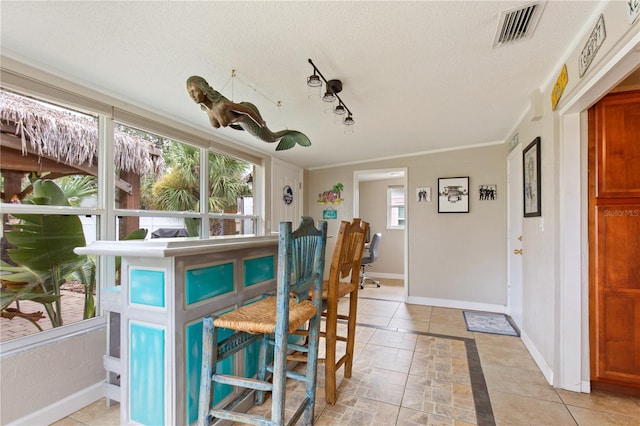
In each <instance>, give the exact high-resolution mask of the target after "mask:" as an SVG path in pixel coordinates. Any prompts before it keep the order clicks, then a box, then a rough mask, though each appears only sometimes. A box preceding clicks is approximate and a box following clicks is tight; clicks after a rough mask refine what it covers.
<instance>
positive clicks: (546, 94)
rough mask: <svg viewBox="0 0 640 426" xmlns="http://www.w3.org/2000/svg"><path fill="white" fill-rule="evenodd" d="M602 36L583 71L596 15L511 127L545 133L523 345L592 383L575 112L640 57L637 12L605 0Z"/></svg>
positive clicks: (562, 380)
mask: <svg viewBox="0 0 640 426" xmlns="http://www.w3.org/2000/svg"><path fill="white" fill-rule="evenodd" d="M601 13H602V15H603V17H604V21H605V27H606V38H605V40H604V43H603V44H602V46H601V47H600V49H599V50H598V52H597V54H596V56H595V59H594V60H593V62H592V63H591V65H590V66H589V69H588V70H587V72H586V73H585V75H584V76H583V77H580V76H579V72H578V63H579V57H580V53H581V52H582V50H583V49H584V46H585V44H586V42H587V39H588V37H589V35H590V34H591V32H592V29H593V27H594V25H595V23H596V21H597V19H598V17H599V16H600V13H598V14H596V15H594V16H593V19H592V22H591V23H590V24H589V25H588V26H587V27H585V29H584V32H583V34H577V35H576V40H575V43H574V44H573V45H572V46H569V47H568V49H567V52H568V53H567V58H566V61H565V62H564V63H560V64H558V67H557V69H556V70H551V75H550V79H549V81H548V82H547V83H546V85H545V87H541V88H540V90H541V92H542V93H543V99H544V102H543V117H542V118H541V119H540V120H538V121H532V120H531V117H530V116H529V115H527V116H526V117H524V118H523V120H522V121H521V122H520V123H518V124H517V126H516V129H515V132H514V133H517V134H518V135H519V140H520V141H521V143H522V146H521V148H522V147H523V146H526V144H527V143H528V142H530V141H531V140H533V138H535V137H536V136H540V137H541V139H542V148H541V154H542V217H541V218H527V219H525V220H524V223H523V245H522V248H523V253H524V256H523V299H524V306H523V327H522V330H521V331H522V337H523V341H524V342H525V345H526V346H527V348H528V349H529V351H530V352H531V353H532V355H533V356H534V359H535V360H536V362H537V363H538V366H539V367H540V368H541V370H542V372H543V373H544V374H545V377H546V378H547V380H548V381H549V382H550V383H552V384H554V385H556V386H558V387H562V388H565V389H570V390H576V391H580V390H582V391H587V392H588V391H589V366H588V363H589V351H590V348H589V342H588V327H589V312H588V284H589V283H588V275H587V272H586V271H587V270H588V245H587V241H588V234H587V227H586V215H587V209H586V203H587V199H586V194H587V190H586V189H587V170H586V161H585V159H586V151H585V150H586V145H587V144H586V143H587V140H586V137H587V134H586V132H585V131H584V129H585V128H586V121H585V120H586V115H585V114H580V113H581V111H585V110H586V109H588V108H589V107H590V106H591V105H593V104H594V103H595V102H596V101H597V100H598V99H599V98H600V97H602V96H603V95H604V94H606V93H607V92H608V91H609V90H610V89H611V88H613V87H614V86H615V85H616V84H617V83H618V82H619V81H620V80H622V79H623V78H624V77H625V76H626V74H628V73H629V72H630V71H632V70H633V68H635V67H637V66H638V65H640V54H639V53H638V50H639V49H640V19H636V21H635V23H634V24H633V25H631V22H629V20H628V18H627V17H628V15H629V6H628V4H627V2H623V1H614V2H606V3H603V10H602V11H601ZM564 64H566V66H567V72H568V84H567V87H566V88H565V90H564V93H563V95H562V98H561V100H560V103H559V105H558V109H557V110H556V111H552V109H551V102H550V99H551V92H552V90H553V85H554V83H555V81H556V78H557V76H558V75H559V73H560V70H561V68H562V66H563V65H564Z"/></svg>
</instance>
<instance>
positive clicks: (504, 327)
mask: <svg viewBox="0 0 640 426" xmlns="http://www.w3.org/2000/svg"><path fill="white" fill-rule="evenodd" d="M462 314H463V315H464V321H465V322H466V323H467V330H469V331H477V332H480V333H491V334H505V335H507V336H520V332H519V331H518V329H517V327H516V326H515V324H514V323H513V320H512V319H511V318H509V317H508V316H506V315H504V314H495V313H490V312H471V311H463V312H462Z"/></svg>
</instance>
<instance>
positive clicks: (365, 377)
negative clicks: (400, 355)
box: [338, 364, 407, 406]
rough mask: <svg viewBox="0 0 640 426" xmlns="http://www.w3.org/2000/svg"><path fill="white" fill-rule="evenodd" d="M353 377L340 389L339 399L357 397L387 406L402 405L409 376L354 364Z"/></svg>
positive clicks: (345, 381) (346, 380)
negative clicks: (345, 396) (349, 396)
mask: <svg viewBox="0 0 640 426" xmlns="http://www.w3.org/2000/svg"><path fill="white" fill-rule="evenodd" d="M353 369H354V371H353V375H352V376H351V378H350V379H344V381H343V382H342V384H341V385H340V387H339V388H338V393H339V398H342V397H344V395H347V394H348V395H356V396H359V397H360V396H361V397H364V398H368V399H373V400H376V401H380V402H384V403H387V404H393V405H398V406H399V405H400V402H401V401H402V395H403V394H404V387H405V384H406V382H407V375H406V374H404V373H398V372H395V371H391V370H383V369H380V368H375V367H370V366H367V365H363V364H354V366H353Z"/></svg>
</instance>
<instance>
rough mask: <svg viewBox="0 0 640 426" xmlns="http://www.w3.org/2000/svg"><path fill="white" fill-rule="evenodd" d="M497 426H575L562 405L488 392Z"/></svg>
mask: <svg viewBox="0 0 640 426" xmlns="http://www.w3.org/2000/svg"><path fill="white" fill-rule="evenodd" d="M489 396H490V398H491V406H492V408H493V415H494V417H495V421H496V425H497V426H514V425H518V426H529V425H530V426H541V425H549V426H551V425H553V426H565V425H567V426H569V425H576V422H575V421H574V420H573V417H571V414H570V413H569V410H568V409H567V407H565V406H564V404H561V403H556V402H550V401H542V400H540V399H535V398H527V397H523V396H519V395H513V394H509V393H504V392H498V391H490V392H489Z"/></svg>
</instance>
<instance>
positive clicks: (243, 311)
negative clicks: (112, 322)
mask: <svg viewBox="0 0 640 426" xmlns="http://www.w3.org/2000/svg"><path fill="white" fill-rule="evenodd" d="M326 243H327V223H326V222H319V223H318V228H316V227H315V225H314V222H313V219H312V218H310V217H306V216H305V217H303V218H302V220H301V222H300V226H299V227H298V229H296V230H295V231H292V225H291V222H281V223H280V229H279V241H278V273H277V290H276V294H275V295H267V296H266V297H264V298H262V299H260V300H258V301H257V302H255V303H252V304H250V305H245V306H242V307H240V308H238V309H235V310H233V311H231V312H229V313H226V314H224V315H221V316H218V317H211V316H206V317H205V318H204V320H203V321H204V323H203V339H202V341H203V347H202V358H203V359H202V370H201V380H200V394H199V402H198V425H199V426H205V425H209V424H211V423H212V422H213V421H214V420H215V419H226V420H231V421H235V422H242V423H247V424H253V425H290V424H295V423H296V422H297V421H298V420H299V419H300V418H301V417H302V423H303V424H305V425H311V424H313V416H314V408H315V393H316V375H317V367H318V344H319V333H320V320H321V311H322V310H321V304H322V277H323V270H324V257H325V247H326ZM310 295H311V298H310ZM303 326H305V327H306V328H307V330H308V336H309V337H308V339H305V340H304V341H300V339H298V340H299V341H298V343H292V342H293V341H296V340H295V339H293V338H292V339H289V335H290V334H293V333H294V332H295V331H296V330H298V329H300V328H302V327H303ZM220 328H225V329H230V330H233V332H234V334H233V335H232V336H230V337H228V338H226V339H224V340H223V341H221V342H219V343H218V329H220ZM256 340H259V341H260V342H261V343H260V354H259V367H258V373H257V377H255V378H247V377H239V376H233V375H223V374H218V373H216V364H217V363H218V362H220V361H221V360H222V359H224V358H226V357H228V356H231V355H232V354H233V353H236V352H238V351H239V350H241V349H243V348H244V347H246V346H247V345H249V344H250V343H252V342H253V341H256ZM289 340H291V342H290V341H289ZM269 346H273V351H270V350H269ZM290 351H295V352H301V353H306V354H307V358H308V361H309V362H308V363H307V365H306V370H305V372H304V373H298V372H295V371H290V370H287V353H288V352H290ZM271 353H273V356H270V355H269V354H271ZM287 378H290V379H294V380H298V381H301V382H304V383H305V397H304V398H303V399H302V401H301V402H300V404H299V406H298V407H297V409H296V411H295V413H293V415H292V416H291V417H290V418H289V419H286V418H285V389H286V380H287ZM269 379H271V380H269ZM214 382H215V383H222V384H228V385H233V386H237V387H241V388H246V389H249V390H253V391H255V393H256V403H257V404H262V403H263V401H264V393H265V392H271V416H270V417H269V418H267V417H263V416H259V415H256V414H249V413H243V412H238V411H234V410H233V407H234V405H235V404H234V403H233V402H230V403H227V404H225V407H223V408H218V407H213V408H212V407H211V401H212V400H213V391H212V390H213V386H212V383H214ZM240 394H242V392H240Z"/></svg>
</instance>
